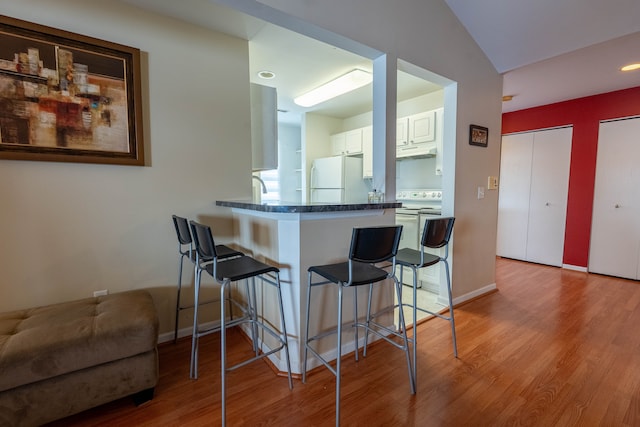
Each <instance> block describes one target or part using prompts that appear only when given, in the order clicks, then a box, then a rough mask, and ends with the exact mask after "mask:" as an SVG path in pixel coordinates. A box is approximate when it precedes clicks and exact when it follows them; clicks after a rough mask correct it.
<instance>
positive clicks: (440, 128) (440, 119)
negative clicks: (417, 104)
mask: <svg viewBox="0 0 640 427" xmlns="http://www.w3.org/2000/svg"><path fill="white" fill-rule="evenodd" d="M443 137H444V109H442V108H438V109H437V110H436V175H442V172H443V169H444V166H443V162H442V154H443V149H444V139H443Z"/></svg>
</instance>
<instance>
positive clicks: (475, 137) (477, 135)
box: [469, 125, 489, 147]
mask: <svg viewBox="0 0 640 427" xmlns="http://www.w3.org/2000/svg"><path fill="white" fill-rule="evenodd" d="M488 142H489V129H488V128H486V127H483V126H478V125H469V144H471V145H479V146H480V147H486V146H487V143H488Z"/></svg>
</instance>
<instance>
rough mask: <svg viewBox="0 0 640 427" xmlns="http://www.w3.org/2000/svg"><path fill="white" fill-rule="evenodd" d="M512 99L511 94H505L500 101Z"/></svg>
mask: <svg viewBox="0 0 640 427" xmlns="http://www.w3.org/2000/svg"><path fill="white" fill-rule="evenodd" d="M512 99H513V95H505V96H503V97H502V102H506V101H511V100H512Z"/></svg>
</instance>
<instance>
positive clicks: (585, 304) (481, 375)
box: [53, 259, 640, 426]
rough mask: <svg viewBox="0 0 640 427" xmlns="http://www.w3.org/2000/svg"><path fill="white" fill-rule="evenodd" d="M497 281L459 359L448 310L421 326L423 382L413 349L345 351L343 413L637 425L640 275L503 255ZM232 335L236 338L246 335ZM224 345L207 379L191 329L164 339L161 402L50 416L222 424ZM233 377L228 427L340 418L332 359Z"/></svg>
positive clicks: (470, 316) (367, 421)
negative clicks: (294, 369) (407, 360)
mask: <svg viewBox="0 0 640 427" xmlns="http://www.w3.org/2000/svg"><path fill="white" fill-rule="evenodd" d="M496 282H497V285H498V288H499V292H496V293H493V294H491V295H487V296H484V297H482V298H479V299H477V300H475V301H472V302H470V303H468V304H466V305H463V306H461V307H458V308H456V310H455V314H456V319H457V331H458V346H459V358H458V359H455V358H454V357H453V353H452V348H451V337H450V333H449V328H448V326H449V325H448V323H447V322H445V321H442V320H440V319H434V320H430V321H427V322H425V323H423V324H421V325H419V326H418V339H419V345H418V346H419V348H418V354H419V356H418V362H419V368H418V391H417V394H416V395H411V394H410V392H409V385H408V382H407V372H406V369H405V366H406V365H405V364H404V359H403V353H402V352H401V351H398V350H397V349H395V348H393V347H391V346H390V345H388V344H385V343H380V344H378V345H375V346H374V347H373V348H372V351H370V353H369V354H368V356H367V358H365V359H363V358H361V359H360V362H358V363H355V362H354V360H353V357H349V358H347V359H345V362H344V363H343V380H342V381H343V382H342V385H343V388H342V392H343V401H342V425H345V426H352V425H364V426H391V425H395V426H598V425H601V426H639V425H640V282H637V281H630V280H622V279H615V278H610V277H606V276H599V275H592V274H587V273H581V272H575V271H568V270H562V269H559V268H554V267H546V266H539V265H534V264H528V263H523V262H518V261H512V260H505V259H498V263H497V280H496ZM230 335H231V342H230V346H231V348H233V349H236V348H238V349H242V350H243V351H244V349H246V348H247V347H248V346H247V344H246V342H245V341H244V340H243V338H242V337H240V335H239V334H238V333H231V334H230ZM218 344H219V341H218V338H217V336H208V337H206V338H204V339H203V340H202V346H201V353H200V354H201V365H200V379H198V380H197V381H193V380H190V379H189V375H188V371H189V345H190V341H188V340H182V341H180V342H179V343H178V344H176V345H174V344H172V343H171V344H163V345H161V346H160V350H159V351H160V382H159V384H158V387H157V389H156V396H155V398H154V399H153V401H151V402H149V403H147V404H145V405H143V406H141V407H135V406H133V404H132V403H131V401H130V400H129V399H122V400H119V401H117V402H113V403H111V404H107V405H104V406H102V407H99V408H95V409H93V410H90V411H87V412H84V413H82V414H80V415H78V416H74V417H70V418H67V419H65V420H62V421H60V422H58V423H55V424H53V425H56V426H85V425H91V426H100V425H104V426H115V425H117V426H178V425H189V426H200V425H202V426H204V425H207V426H212V425H219V424H220V409H219V408H220V393H219V383H218V378H219V373H218V360H219V356H218ZM237 356H238V355H234V356H231V357H237ZM228 380H229V388H228V406H227V414H228V418H227V421H228V425H230V426H258V425H260V426H271V425H273V426H331V425H334V422H335V421H334V388H335V382H334V381H335V380H334V377H333V376H332V375H331V374H330V373H329V372H328V371H327V370H326V369H322V370H319V371H317V372H314V374H313V375H311V376H310V377H309V378H308V379H307V384H302V383H301V382H300V381H299V380H296V381H294V389H293V391H290V390H289V389H288V387H287V380H286V378H284V377H282V378H281V377H276V376H275V375H274V374H273V372H272V371H271V370H270V368H269V367H268V366H267V365H266V364H265V363H263V362H257V363H253V364H252V365H249V366H247V367H244V368H241V369H239V370H237V371H234V372H233V373H231V374H230V375H229V376H228Z"/></svg>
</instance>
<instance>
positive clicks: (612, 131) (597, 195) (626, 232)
mask: <svg viewBox="0 0 640 427" xmlns="http://www.w3.org/2000/svg"><path fill="white" fill-rule="evenodd" d="M639 266H640V118H635V119H626V120H617V121H610V122H603V123H600V131H599V134H598V155H597V163H596V181H595V191H594V198H593V217H592V222H591V243H590V246H589V271H591V272H593V273H601V274H608V275H612V276H619V277H625V278H629V279H639V278H640V274H639V272H638V269H639Z"/></svg>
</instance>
